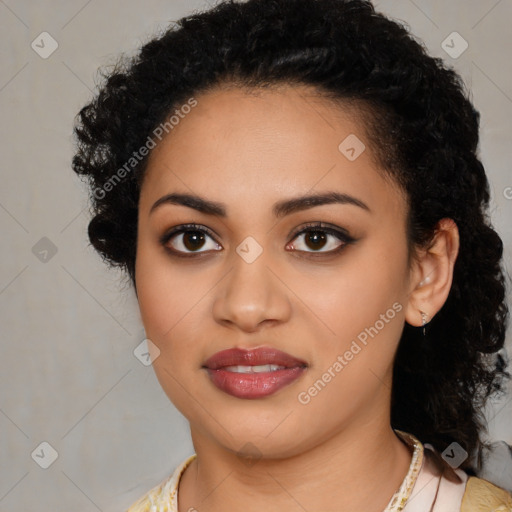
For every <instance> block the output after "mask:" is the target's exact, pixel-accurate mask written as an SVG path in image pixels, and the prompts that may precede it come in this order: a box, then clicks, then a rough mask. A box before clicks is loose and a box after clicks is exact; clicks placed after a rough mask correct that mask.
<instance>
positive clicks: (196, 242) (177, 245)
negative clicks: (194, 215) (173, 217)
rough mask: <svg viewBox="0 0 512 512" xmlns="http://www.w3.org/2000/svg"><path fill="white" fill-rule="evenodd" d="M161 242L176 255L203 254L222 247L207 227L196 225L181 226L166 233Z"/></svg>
mask: <svg viewBox="0 0 512 512" xmlns="http://www.w3.org/2000/svg"><path fill="white" fill-rule="evenodd" d="M160 243H161V244H162V245H163V246H164V247H165V248H166V249H167V250H168V251H170V252H172V253H174V254H176V255H188V254H193V253H198V254H201V253H204V252H207V251H210V250H214V251H218V250H221V249H222V247H221V246H220V245H219V244H218V243H217V242H216V241H215V240H214V238H213V235H212V234H210V232H209V231H208V230H207V229H206V228H202V227H196V225H189V226H179V227H177V228H175V229H173V230H172V231H171V232H169V233H166V234H165V235H164V236H163V237H162V238H161V240H160ZM201 249H205V250H201ZM180 253H181V254H180Z"/></svg>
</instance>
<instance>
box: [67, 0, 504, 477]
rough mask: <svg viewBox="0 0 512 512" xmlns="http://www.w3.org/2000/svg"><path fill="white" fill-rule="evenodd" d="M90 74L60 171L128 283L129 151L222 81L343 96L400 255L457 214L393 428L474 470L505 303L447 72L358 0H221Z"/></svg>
mask: <svg viewBox="0 0 512 512" xmlns="http://www.w3.org/2000/svg"><path fill="white" fill-rule="evenodd" d="M102 78H103V79H104V81H103V84H102V85H101V87H100V88H99V91H98V93H97V94H96V95H95V97H94V98H93V99H92V100H91V102H90V103H89V104H87V105H86V106H84V107H83V108H82V109H81V110H80V112H79V114H78V115H77V120H76V123H75V137H76V141H77V150H76V154H75V155H74V158H73V162H72V166H73V170H74V171H75V172H76V173H77V174H78V175H80V176H82V177H83V178H84V179H85V180H87V182H88V184H89V187H90V189H89V190H90V198H91V209H92V213H93V216H92V219H91V220H90V223H89V228H88V234H89V239H90V242H91V243H92V245H93V246H94V248H95V249H96V250H97V251H98V252H99V253H100V254H101V255H102V256H103V258H104V260H105V261H106V262H108V263H109V264H111V265H113V266H119V267H121V268H122V269H124V270H125V271H126V272H127V275H128V276H129V277H130V279H131V281H132V282H133V284H134V285H135V284H136V283H135V256H136V244H137V213H138V200H139V191H140V188H141V184H142V178H143V176H144V172H145V166H146V163H147V160H148V157H147V156H145V157H144V158H137V160H136V162H135V161H134V160H133V158H134V154H135V153H134V152H137V151H138V150H139V149H140V148H142V147H143V146H144V145H147V143H148V141H149V140H150V138H151V135H152V134H155V133H156V131H155V130H156V129H157V127H158V126H159V125H161V123H164V122H165V120H166V119H167V118H168V116H169V114H170V113H171V112H173V110H174V109H176V108H179V107H180V105H183V104H186V102H187V100H190V98H191V96H192V95H196V94H199V93H201V92H208V91H210V90H213V89H214V88H216V87H217V88H219V87H220V88H222V87H228V86H230V85H234V86H236V87H240V88H246V89H250V88H253V89H254V90H256V89H257V88H268V87H273V86H278V85H291V86H294V85H306V86H311V87H312V88H314V90H315V91H316V92H317V93H318V96H319V97H322V96H323V97H325V98H331V99H332V100H333V101H336V102H338V104H339V105H340V106H341V107H344V106H345V107H347V108H348V106H352V105H353V106H356V108H357V109H358V111H359V113H360V114H361V118H362V119H363V121H364V126H365V130H366V131H367V136H368V137H369V139H370V140H371V142H372V149H373V150H374V152H375V154H376V155H377V157H378V161H379V164H380V167H381V168H382V169H383V170H384V171H385V173H386V174H387V175H388V176H389V177H390V178H392V179H393V180H394V182H395V183H396V184H397V187H398V188H399V189H400V190H401V191H402V192H403V193H404V196H405V197H406V198H407V202H408V219H407V226H408V229H407V240H408V244H409V248H410V251H411V252H413V251H414V249H415V248H421V247H423V248H424V247H427V246H428V245H429V244H430V243H431V242H432V240H433V237H434V235H435V234H436V226H437V223H438V221H439V220H440V219H442V218H451V219H453V220H454V221H455V222H456V224H457V227H458V229H459V237H460V248H459V253H458V257H457V259H456V262H455V266H454V275H453V281H452V286H451V289H450V293H449V296H448V298H447V300H446V302H445V304H444V305H443V307H442V308H441V310H440V311H439V312H438V314H437V315H436V316H435V317H434V318H433V319H432V320H431V321H430V322H429V323H428V324H427V326H426V327H427V335H426V336H423V335H422V333H421V328H418V327H412V326H411V325H409V324H407V323H406V324H405V326H404V329H403V332H402V335H401V339H400V343H399V346H398V350H397V352H396V355H395V360H394V370H393V387H392V399H391V425H392V427H393V428H395V429H400V430H403V431H407V432H410V433H412V434H414V435H415V436H416V437H418V439H420V441H422V442H423V443H430V444H431V445H432V446H434V448H436V450H437V451H438V452H443V451H444V450H445V449H446V447H447V446H448V445H449V444H451V443H452V442H454V441H455V442H457V443H458V444H459V445H460V446H462V447H463V448H464V449H465V450H466V451H467V452H468V454H470V457H468V458H467V459H466V460H465V461H464V462H463V463H462V464H461V465H460V467H461V468H463V469H465V470H466V472H468V473H470V474H475V470H476V471H478V470H480V468H481V460H482V459H481V455H482V454H481V452H482V449H483V448H487V447H488V444H487V443H486V441H485V440H484V439H483V436H482V435H481V434H483V433H484V432H487V425H486V421H485V417H484V415H483V412H482V410H483V408H484V406H485V404H486V402H487V400H488V398H489V397H491V396H494V395H496V394H500V393H502V392H503V387H504V386H503V380H504V379H505V378H510V374H509V373H508V372H507V371H506V364H505V361H504V359H503V357H502V356H501V354H500V352H503V351H502V350H501V349H502V348H503V346H504V340H505V332H506V327H507V322H508V315H509V311H508V307H507V303H506V298H505V297H506V295H505V276H504V271H503V269H502V264H501V258H502V253H503V244H502V241H501V239H500V237H499V236H498V234H497V233H496V232H495V231H494V229H493V228H492V225H491V222H490V219H489V214H488V205H489V195H490V194H489V183H488V181H487V177H486V174H485V170H484V167H483V165H482V163H481V161H480V160H479V157H478V156H477V145H478V139H479V134H478V130H479V118H480V116H479V113H478V112H477V111H476V110H475V108H474V107H473V105H472V103H471V101H470V100H469V99H468V95H467V93H466V90H465V86H464V83H463V82H462V79H461V78H460V76H459V75H458V74H457V73H456V72H455V71H454V70H453V69H451V68H448V67H447V66H445V65H444V64H443V61H442V60H441V59H439V58H434V57H432V56H429V55H428V53H427V51H426V49H425V47H424V46H423V44H422V43H421V42H419V41H417V40H416V39H415V38H414V36H412V35H411V34H410V33H409V30H408V27H407V26H406V25H403V24H401V23H399V22H397V21H393V20H391V19H389V18H387V17H386V16H384V15H382V14H380V13H378V12H376V11H375V8H374V7H373V5H372V4H371V2H370V1H366V0H249V1H247V2H244V3H238V2H235V1H233V0H226V1H222V2H220V3H219V4H217V5H216V6H215V7H213V8H211V9H209V10H207V11H204V12H195V13H193V14H191V15H189V16H186V17H184V18H182V19H180V20H179V21H177V22H175V23H174V24H171V25H170V26H169V27H168V28H167V29H166V30H165V31H164V32H163V33H162V34H159V35H158V36H156V37H154V38H153V39H152V40H150V41H149V42H147V43H146V44H144V45H143V46H142V47H141V48H140V50H139V52H138V53H137V54H136V55H135V56H132V57H129V58H128V57H125V56H123V57H122V58H119V59H118V61H117V62H116V63H115V64H114V66H113V68H112V69H110V70H108V71H106V72H105V71H104V72H103V73H102ZM137 154H138V153H137ZM128 161H130V162H131V164H130V165H132V167H133V169H131V170H127V169H126V163H127V162H128ZM134 162H135V163H134ZM123 166H124V167H123ZM123 168H124V169H125V172H124V173H121V172H120V170H121V169H123ZM128 171H129V172H128ZM121 177H122V179H121ZM113 178H116V180H115V181H113ZM109 184H110V186H108V185H109ZM472 454H475V455H477V457H476V461H475V460H473V455H472ZM472 464H474V465H472Z"/></svg>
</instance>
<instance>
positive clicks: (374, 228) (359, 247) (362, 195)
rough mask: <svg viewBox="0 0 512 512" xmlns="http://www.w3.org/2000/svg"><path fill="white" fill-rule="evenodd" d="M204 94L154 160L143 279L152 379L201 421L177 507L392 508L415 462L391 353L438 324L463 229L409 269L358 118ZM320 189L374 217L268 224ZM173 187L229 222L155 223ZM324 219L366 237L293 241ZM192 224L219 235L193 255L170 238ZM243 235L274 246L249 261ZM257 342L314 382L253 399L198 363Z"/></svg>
mask: <svg viewBox="0 0 512 512" xmlns="http://www.w3.org/2000/svg"><path fill="white" fill-rule="evenodd" d="M196 99H197V101H198V105H197V106H196V107H195V108H194V109H192V111H191V112H190V113H189V114H187V116H186V117H185V118H184V119H182V120H181V121H180V123H179V124H178V125H177V126H176V127H175V128H174V129H173V130H172V131H171V132H169V134H168V135H167V136H166V137H165V138H164V139H162V141H161V143H160V144H159V145H158V146H157V147H156V148H155V149H154V150H153V151H152V153H151V155H150V157H149V161H148V166H147V171H146V176H145V178H144V181H143V184H142V188H141V196H140V204H139V223H138V242H137V257H136V274H135V275H136V289H137V296H138V301H139V305H140V310H141V315H142V320H143V323H144V326H145V329H146V335H147V337H148V338H149V339H150V340H151V341H152V342H153V343H154V344H155V346H156V347H158V349H159V351H160V353H159V355H158V357H156V359H155V360H154V362H153V366H154V369H155V372H156V375H157V378H158V380H159V382H160V384H161V386H162V388H163V389H164V391H165V393H166V394H167V395H168V397H169V398H170V400H171V401H172V402H173V403H174V405H175V406H176V407H177V408H178V409H179V410H180V411H181V413H182V414H183V415H184V416H185V417H186V418H187V419H188V421H189V422H190V429H191V436H192V441H193V444H194V448H195V451H196V453H197V455H198V457H197V459H196V460H195V461H194V462H193V463H192V464H191V465H190V466H189V467H188V468H187V470H186V471H185V473H184V474H183V477H182V479H181V482H180V487H179V494H178V496H179V503H178V504H179V510H180V511H187V510H189V509H190V508H191V507H194V508H195V509H197V510H200V511H201V512H206V511H212V512H216V511H221V510H222V511H224V512H225V511H226V510H233V511H234V510H247V511H260V510H268V511H278V510H279V511H282V510H287V511H293V510H297V511H299V510H300V511H302V510H304V509H305V510H310V511H312V510H317V511H318V510H322V511H329V510H332V511H334V510H336V511H338V512H340V511H347V512H349V511H350V512H353V511H354V510H365V511H367V512H371V511H374V512H381V511H382V510H383V509H384V508H385V506H386V505H387V503H388V502H389V500H390V498H391V496H392V495H393V493H394V492H395V491H396V490H397V489H398V487H399V486H400V484H401V483H402V480H403V479H404V477H405V475H406V473H407V471H408V469H409V465H410V461H411V453H412V452H411V451H410V450H409V448H408V447H406V445H405V444H404V443H403V442H402V441H401V440H400V439H399V438H398V437H397V435H396V434H395V433H394V432H393V430H392V429H391V426H390V399H391V395H390V393H391V377H392V368H393V365H392V363H393V357H394V354H395V351H396V349H397V346H398V342H399V340H400V335H401V332H402V329H403V326H404V322H408V323H410V324H411V325H416V326H419V325H421V313H420V311H424V312H425V313H427V315H428V320H430V319H431V318H432V317H433V316H434V315H435V314H436V313H437V311H439V309H440V308H441V307H442V305H443V304H444V302H445V300H446V298H447V296H448V292H449V290H450V286H451V282H452V275H453V265H454V262H455V259H456V256H457V251H458V232H457V227H456V225H455V223H454V222H453V221H451V220H450V219H443V220H442V221H441V222H440V223H439V226H438V227H439V230H438V234H437V236H436V239H435V240H434V243H433V244H432V246H431V247H430V248H429V249H428V250H422V251H420V250H418V254H417V257H416V258H413V259H412V260H411V264H410V265H408V259H407V256H408V252H407V244H406V231H405V226H406V214H407V207H406V201H405V198H404V196H403V194H402V192H401V190H400V189H399V187H398V186H397V185H396V184H395V183H394V182H393V181H392V180H389V179H385V177H384V175H383V173H382V170H381V169H379V168H378V166H377V164H376V162H375V158H374V153H373V152H372V147H371V143H370V141H369V140H368V139H367V138H366V135H365V130H364V125H363V124H362V121H360V120H359V119H358V117H357V115H355V114H354V111H353V110H349V109H348V107H347V109H342V108H338V109H337V110H336V111H335V110H334V109H333V106H332V104H329V103H328V102H327V101H326V100H325V99H322V98H318V97H317V98H315V96H314V91H312V90H311V89H309V88H307V87H305V86H300V87H299V86H295V87H289V86H286V87H285V86H282V87H280V88H275V89H273V90H265V91H260V92H259V93H258V94H255V93H251V94H249V93H248V92H247V91H243V90H241V89H237V88H229V89H228V88H225V89H216V90H214V91H209V92H207V93H203V94H202V95H198V96H196ZM350 134H355V135H356V136H357V137H358V138H359V139H360V140H361V141H363V143H364V144H365V146H366V149H365V151H363V152H362V153H361V154H360V156H359V157H358V158H356V159H355V160H354V161H350V160H348V159H347V158H346V157H345V156H344V155H343V154H342V153H341V152H340V150H339V149H338V146H339V144H340V143H341V142H342V141H343V140H344V139H345V138H346V137H347V136H348V135H350ZM326 191H337V192H340V193H346V194H349V195H351V196H353V197H355V198H358V199H360V200H361V201H363V202H364V203H365V204H366V205H367V206H368V207H369V209H370V211H367V210H366V209H363V208H361V207H358V206H356V205H353V204H326V205H320V206H314V207H312V208H308V209H305V210H302V211H296V212H293V213H291V214H289V215H287V216H285V217H282V218H279V219H277V218H276V217H274V215H273V213H272V206H273V205H274V203H275V202H277V201H281V200H283V199H289V198H292V197H297V196H301V195H304V194H311V193H317V192H326ZM175 192H179V193H188V194H195V195H199V196H201V197H203V198H205V199H208V200H210V201H215V202H219V203H223V204H224V205H225V208H226V211H227V216H226V217H225V218H221V217H216V216H212V215H207V214H205V213H201V212H199V211H197V210H195V209H192V208H190V207H187V206H183V205H176V204H163V205H161V206H160V207H158V208H156V209H155V210H154V211H153V212H150V210H151V207H152V205H153V204H154V203H155V202H156V201H157V200H158V199H160V198H161V197H162V196H164V195H166V194H169V193H175ZM316 221H322V222H324V223H329V224H330V225H331V226H333V227H339V228H344V229H345V230H347V231H348V233H349V235H350V236H351V237H353V238H354V239H355V241H354V242H353V243H350V244H347V245H344V247H343V249H342V250H341V252H339V253H337V254H335V253H331V255H328V254H327V253H326V251H328V250H330V249H335V248H337V247H338V246H339V245H340V244H342V243H343V242H341V241H340V240H339V239H337V238H336V237H335V236H334V235H330V234H326V236H327V239H326V240H325V244H324V245H323V246H322V244H319V245H318V246H314V245H311V243H310V244H309V245H308V242H307V239H308V232H306V233H302V234H299V235H298V236H295V237H294V236H293V235H294V233H295V232H298V231H301V227H302V226H304V225H305V224H306V223H309V222H316ZM186 223H196V224H199V225H200V226H204V227H206V228H209V229H211V230H212V231H213V233H214V234H215V235H216V237H215V239H214V238H211V237H210V236H209V235H205V240H204V245H203V246H199V247H198V248H197V249H196V253H195V254H196V256H194V257H192V258H189V259H186V258H180V257H176V256H172V255H171V253H169V252H168V251H166V249H165V247H164V246H163V245H162V243H160V241H159V239H160V237H162V235H163V234H164V233H166V232H167V231H168V230H169V229H170V228H172V227H175V226H179V225H182V224H186ZM317 229H318V228H317ZM314 230H315V229H313V231H314ZM248 236H251V237H253V238H254V239H255V240H256V241H257V242H258V244H259V245H260V246H261V248H262V250H263V252H262V253H261V255H260V256H259V257H258V258H257V259H256V260H255V261H254V262H252V263H247V262H246V261H245V260H244V259H243V258H242V257H241V256H239V254H238V253H237V252H236V248H237V247H238V246H239V245H240V243H241V242H242V241H243V240H244V239H245V238H246V237H248ZM183 242H184V238H183V235H180V234H177V235H176V236H175V237H174V238H173V239H172V240H170V241H168V242H167V247H168V248H174V249H175V250H178V251H183V252H187V251H188V253H192V254H194V249H193V247H194V246H190V245H188V246H186V245H184V243H183ZM191 247H192V249H191ZM219 248H220V250H215V249H219ZM315 251H316V253H318V252H320V253H323V256H318V254H316V253H315ZM198 252H202V254H197V253H198ZM315 256H316V257H315ZM427 276H428V278H429V279H428V280H427V282H425V278H426V277H427ZM394 303H399V304H400V305H401V306H402V307H401V309H400V311H399V312H396V315H395V316H394V318H393V319H392V320H389V321H388V322H387V323H385V326H384V327H383V328H381V329H380V330H379V332H378V334H377V335H375V336H374V337H373V338H369V340H368V343H367V345H366V346H363V348H362V350H361V351H360V352H359V353H358V354H357V355H356V356H354V358H353V359H352V360H351V361H349V362H348V364H347V365H346V366H345V367H344V368H343V370H342V371H341V372H339V373H338V374H336V377H334V378H332V379H331V381H330V382H329V383H328V384H327V385H326V386H325V387H324V388H323V389H322V390H321V392H319V393H318V394H317V395H316V396H314V397H312V398H311V401H310V402H309V403H307V404H302V403H300V402H299V401H298V398H297V397H298V394H299V393H300V392H304V391H307V390H308V388H310V386H312V385H313V383H314V382H315V381H317V380H318V379H319V378H321V377H322V375H323V374H324V373H325V372H326V371H327V369H328V368H329V367H332V365H333V363H334V362H335V361H336V360H337V357H338V356H339V355H343V354H344V353H345V352H346V351H347V350H348V349H349V347H350V345H351V343H352V341H353V340H355V339H356V338H357V335H358V334H359V333H361V332H363V331H364V330H365V328H368V327H370V326H374V325H375V323H376V321H377V320H379V318H381V316H380V315H382V314H385V313H386V311H387V310H389V309H390V308H392V305H393V304H394ZM263 345H267V346H271V347H275V348H277V349H279V350H282V351H284V352H287V353H289V354H291V355H293V356H295V357H297V358H299V359H302V360H304V361H306V362H307V364H308V369H307V371H306V372H305V373H304V375H302V376H301V377H300V378H299V379H298V380H296V381H294V382H293V383H291V384H289V385H288V386H286V387H285V388H282V389H281V390H279V391H278V392H277V393H275V394H273V395H271V396H268V397H265V398H263V399H255V400H247V399H239V398H235V397H232V396H230V395H228V394H226V393H223V392H222V391H220V390H219V389H217V388H216V387H215V386H214V385H213V384H212V383H211V382H210V379H209V377H208V374H207V373H206V370H204V369H203V368H202V366H203V364H204V362H205V360H206V359H207V358H208V357H210V356H211V355H213V354H214V353H216V352H218V351H220V350H224V349H228V348H232V347H242V348H255V347H259V346H263ZM155 353H156V352H155ZM247 443H251V445H250V447H247V445H246V444H247ZM255 450H257V452H258V454H259V455H258V457H259V458H258V460H254V461H253V463H252V464H248V463H247V462H246V460H245V459H244V458H243V456H244V455H245V456H248V457H250V456H251V454H252V455H253V454H254V451H255ZM306 481H307V485H305V482H306Z"/></svg>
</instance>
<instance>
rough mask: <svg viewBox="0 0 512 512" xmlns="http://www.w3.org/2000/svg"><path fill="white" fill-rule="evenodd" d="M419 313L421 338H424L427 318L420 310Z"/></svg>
mask: <svg viewBox="0 0 512 512" xmlns="http://www.w3.org/2000/svg"><path fill="white" fill-rule="evenodd" d="M420 313H421V326H422V327H423V336H426V332H425V325H427V319H428V316H427V314H426V313H425V312H424V311H421V309H420Z"/></svg>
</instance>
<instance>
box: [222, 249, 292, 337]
mask: <svg viewBox="0 0 512 512" xmlns="http://www.w3.org/2000/svg"><path fill="white" fill-rule="evenodd" d="M264 254H265V251H264V252H263V254H261V255H260V256H259V257H258V258H257V259H256V260H255V261H253V262H252V263H249V262H247V261H245V260H244V259H243V258H242V257H240V256H239V255H238V254H236V253H235V254H234V256H233V258H232V260H233V262H232V265H233V266H232V268H231V270H230V271H229V273H228V274H227V276H226V277H225V278H224V279H223V280H222V281H221V282H220V283H219V286H217V287H216V288H215V290H216V295H215V298H214V303H213V310H212V311H213V316H214V319H215V321H216V322H218V323H220V324H222V325H224V326H227V327H230V328H236V329H240V330H242V331H245V332H255V331H258V330H261V329H262V328H263V327H262V326H263V325H265V324H267V325H272V324H279V323H283V322H286V321H287V320H289V318H290V314H291V304H290V300H289V293H291V292H290V291H289V289H288V288H287V287H286V285H285V284H283V282H282V280H281V279H280V278H278V277H277V276H278V275H279V272H278V271H277V269H275V268H272V267H273V265H272V264H271V263H270V261H269V258H266V257H265V256H264Z"/></svg>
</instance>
